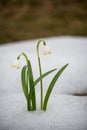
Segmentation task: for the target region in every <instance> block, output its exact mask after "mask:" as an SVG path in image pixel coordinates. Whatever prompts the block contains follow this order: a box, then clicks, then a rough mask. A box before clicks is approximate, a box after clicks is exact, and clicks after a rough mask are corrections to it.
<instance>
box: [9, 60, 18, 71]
mask: <svg viewBox="0 0 87 130" xmlns="http://www.w3.org/2000/svg"><path fill="white" fill-rule="evenodd" d="M11 67H12V68H15V69H20V62H19V60H18V59H16V60H15V61H14V62H13V64H12V65H11Z"/></svg>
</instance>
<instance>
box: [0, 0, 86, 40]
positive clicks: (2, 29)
mask: <svg viewBox="0 0 87 130" xmlns="http://www.w3.org/2000/svg"><path fill="white" fill-rule="evenodd" d="M59 35H74V36H87V0H44V1H43V0H0V43H7V42H12V41H19V40H27V39H33V38H42V37H49V36H59Z"/></svg>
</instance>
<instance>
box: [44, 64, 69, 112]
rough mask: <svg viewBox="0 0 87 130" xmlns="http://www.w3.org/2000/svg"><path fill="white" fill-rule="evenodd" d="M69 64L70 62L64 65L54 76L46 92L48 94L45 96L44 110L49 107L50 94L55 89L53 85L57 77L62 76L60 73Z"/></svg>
mask: <svg viewBox="0 0 87 130" xmlns="http://www.w3.org/2000/svg"><path fill="white" fill-rule="evenodd" d="M67 66H68V64H66V65H64V66H63V67H62V68H61V69H60V70H59V71H58V72H57V73H56V75H55V76H54V77H53V79H52V81H51V83H50V85H49V87H48V90H47V92H46V96H45V99H44V104H43V110H44V111H45V110H46V107H47V103H48V100H49V97H50V94H51V92H52V90H53V87H54V85H55V83H56V81H57V79H58V78H59V77H60V75H61V74H62V72H63V71H64V70H65V68H66V67H67Z"/></svg>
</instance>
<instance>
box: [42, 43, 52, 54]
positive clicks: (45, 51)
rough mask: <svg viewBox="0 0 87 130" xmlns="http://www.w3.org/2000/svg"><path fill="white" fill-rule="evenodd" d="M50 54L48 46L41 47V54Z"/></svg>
mask: <svg viewBox="0 0 87 130" xmlns="http://www.w3.org/2000/svg"><path fill="white" fill-rule="evenodd" d="M51 52H52V51H51V49H50V47H49V46H47V45H46V46H44V47H43V54H44V55H47V54H51Z"/></svg>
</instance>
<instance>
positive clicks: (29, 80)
mask: <svg viewBox="0 0 87 130" xmlns="http://www.w3.org/2000/svg"><path fill="white" fill-rule="evenodd" d="M41 43H43V54H44V55H49V54H51V49H50V48H49V47H48V46H47V45H46V42H45V41H44V40H39V41H38V43H37V46H36V51H37V59H38V66H39V77H38V78H37V79H36V80H34V77H33V71H32V66H31V62H30V59H29V58H28V56H27V55H26V54H25V53H24V52H22V53H21V54H20V55H18V57H17V59H16V60H15V61H14V63H13V64H12V65H11V67H13V68H15V69H20V62H19V60H20V57H21V56H23V57H24V58H25V60H26V65H24V66H23V68H22V71H21V83H22V88H23V92H24V95H25V98H26V101H27V110H28V111H34V110H36V92H35V86H36V85H37V83H38V82H39V83H40V109H41V110H44V111H45V110H46V108H47V104H48V101H49V97H50V95H51V92H52V90H53V88H54V86H55V83H56V81H57V80H58V78H59V77H60V75H61V74H62V72H63V71H64V70H65V68H66V67H67V66H68V64H65V65H64V66H63V67H62V68H60V69H59V70H58V71H57V73H56V74H55V75H54V77H53V79H52V80H51V82H50V84H49V86H48V89H47V92H46V95H45V97H44V98H43V82H42V80H43V78H45V77H46V76H48V75H49V74H51V73H53V72H54V71H56V70H57V69H56V68H55V69H52V70H49V71H47V72H45V73H42V67H41V60H40V53H39V47H40V44H41Z"/></svg>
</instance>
